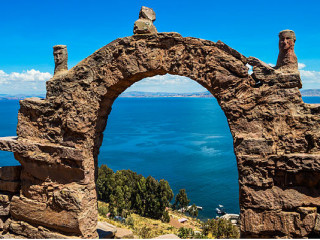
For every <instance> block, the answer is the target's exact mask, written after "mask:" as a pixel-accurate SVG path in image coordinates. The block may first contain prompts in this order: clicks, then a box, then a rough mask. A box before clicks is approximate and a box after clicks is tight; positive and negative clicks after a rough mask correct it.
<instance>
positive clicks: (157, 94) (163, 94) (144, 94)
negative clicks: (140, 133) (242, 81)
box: [119, 91, 213, 98]
mask: <svg viewBox="0 0 320 240" xmlns="http://www.w3.org/2000/svg"><path fill="white" fill-rule="evenodd" d="M119 97H123V98H158V97H196V98H211V97H213V96H212V94H211V93H210V92H208V91H206V92H195V93H166V92H137V91H135V92H124V93H122V94H121V95H120V96H119Z"/></svg>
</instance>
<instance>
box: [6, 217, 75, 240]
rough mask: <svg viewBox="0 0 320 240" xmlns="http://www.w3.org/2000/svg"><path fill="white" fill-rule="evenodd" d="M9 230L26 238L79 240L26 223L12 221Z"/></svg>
mask: <svg viewBox="0 0 320 240" xmlns="http://www.w3.org/2000/svg"><path fill="white" fill-rule="evenodd" d="M8 230H9V231H10V232H11V233H14V234H15V235H18V236H19V235H20V236H24V237H26V238H38V239H43V238H50V239H68V238H72V239H74V238H78V236H68V235H63V234H61V233H57V232H54V231H50V230H48V229H46V228H44V227H41V226H39V227H38V226H37V225H35V226H33V225H31V224H28V223H26V222H24V221H14V220H11V221H10V223H9V224H8Z"/></svg>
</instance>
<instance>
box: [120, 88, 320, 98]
mask: <svg viewBox="0 0 320 240" xmlns="http://www.w3.org/2000/svg"><path fill="white" fill-rule="evenodd" d="M301 94H302V96H304V97H320V89H304V90H301ZM120 97H126V98H158V97H195V98H212V97H213V96H212V94H211V93H210V92H208V91H206V92H194V93H166V92H137V91H135V92H124V93H122V94H121V95H120Z"/></svg>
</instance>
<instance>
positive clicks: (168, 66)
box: [0, 33, 320, 238]
mask: <svg viewBox="0 0 320 240" xmlns="http://www.w3.org/2000/svg"><path fill="white" fill-rule="evenodd" d="M291 47H292V46H291ZM280 50H281V49H280ZM291 53H292V52H291ZM289 55H290V53H289ZM286 56H288V55H286ZM284 62H285V63H286V61H284ZM247 63H250V64H252V65H253V74H251V75H249V74H248V67H247V66H246V64H247ZM281 64H282V63H281V61H280V65H281ZM290 64H291V63H290ZM292 66H295V65H294V64H293V65H292ZM167 73H169V74H174V75H180V76H185V77H189V78H191V79H193V80H194V81H196V82H198V83H199V84H201V85H202V86H203V87H205V88H206V89H208V91H210V92H211V93H212V95H213V96H214V97H215V98H216V99H217V100H218V103H219V105H220V106H221V108H222V110H223V111H224V113H225V115H226V117H227V119H228V123H229V127H230V131H231V133H232V136H233V141H234V151H235V154H236V158H237V165H238V170H239V186H240V209H241V237H245V238H249V237H260V238H262V237H263V238H274V237H280V238H285V237H293V238H304V237H312V236H319V235H318V234H319V231H320V227H319V226H320V222H319V219H320V215H319V209H320V208H319V207H320V188H319V184H320V154H319V145H320V138H319V136H320V130H319V129H320V126H319V125H320V124H319V123H320V121H319V120H320V116H319V113H320V105H310V104H306V103H304V102H303V101H302V98H301V94H300V91H299V88H301V80H300V76H299V72H298V70H297V69H296V68H295V67H289V68H286V71H282V70H281V66H277V67H276V68H271V67H270V66H268V65H267V64H265V63H263V62H262V61H260V60H258V59H256V58H247V57H245V56H243V55H241V54H240V53H238V52H237V51H236V50H234V49H232V48H230V47H229V46H227V45H226V44H224V43H223V42H221V41H218V42H216V43H215V42H211V41H207V40H202V39H197V38H192V37H182V36H181V35H179V34H178V33H152V34H151V33H149V34H136V35H133V36H131V37H125V38H121V39H117V40H115V41H113V42H112V43H110V44H108V45H106V46H104V47H103V48H101V49H99V50H98V51H96V52H94V53H93V54H92V55H91V56H89V57H87V58H86V59H84V60H83V61H81V62H80V63H79V64H78V65H76V66H75V67H73V68H72V69H70V70H68V71H67V70H64V71H60V72H59V74H55V75H54V76H53V78H52V79H50V80H49V81H48V82H47V95H46V98H45V99H39V98H29V99H25V100H23V101H20V110H19V115H18V126H17V135H18V137H17V138H2V139H1V140H0V149H1V150H5V151H12V152H14V156H15V158H16V159H17V160H18V161H19V162H20V163H21V174H20V181H21V185H20V187H21V188H19V189H20V191H19V192H18V193H17V194H15V195H14V196H11V195H10V197H8V198H7V197H4V198H6V199H7V200H4V201H5V202H6V203H5V204H6V206H4V208H5V210H3V211H6V213H7V212H8V214H9V215H8V217H7V219H6V221H5V223H4V232H3V234H7V235H5V236H18V237H27V238H66V237H82V238H96V237H97V232H96V226H97V216H98V212H97V194H96V186H95V180H96V176H97V175H96V173H97V168H98V164H97V160H98V154H99V148H100V146H101V143H102V140H103V131H104V129H105V127H106V124H107V119H108V115H109V113H110V111H111V108H112V104H113V102H114V101H115V99H116V98H117V97H118V96H119V95H120V94H121V93H122V92H123V91H124V90H126V89H127V88H128V87H130V86H131V85H132V84H133V83H135V82H137V81H139V80H141V79H143V78H145V77H151V76H155V75H163V74H167ZM208 127H209V126H208ZM9 200H10V201H9ZM8 202H9V207H8V206H7V205H8Z"/></svg>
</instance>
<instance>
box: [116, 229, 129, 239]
mask: <svg viewBox="0 0 320 240" xmlns="http://www.w3.org/2000/svg"><path fill="white" fill-rule="evenodd" d="M115 238H116V239H123V238H129V239H132V238H133V232H132V231H131V230H130V229H125V228H117V232H116V234H115Z"/></svg>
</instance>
